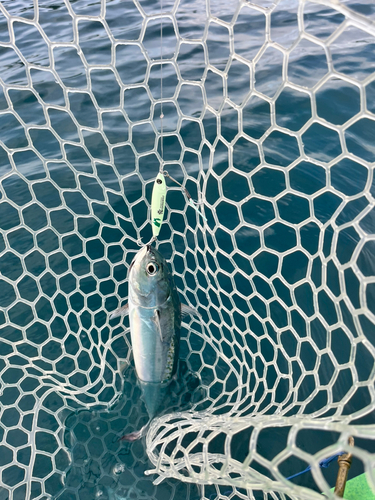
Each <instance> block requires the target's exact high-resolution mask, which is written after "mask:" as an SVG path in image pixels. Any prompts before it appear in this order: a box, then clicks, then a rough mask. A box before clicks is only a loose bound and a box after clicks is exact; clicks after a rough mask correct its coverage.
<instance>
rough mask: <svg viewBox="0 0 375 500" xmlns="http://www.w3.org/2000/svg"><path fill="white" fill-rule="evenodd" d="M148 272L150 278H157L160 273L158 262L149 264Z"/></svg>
mask: <svg viewBox="0 0 375 500" xmlns="http://www.w3.org/2000/svg"><path fill="white" fill-rule="evenodd" d="M146 271H147V274H148V275H149V276H155V274H156V273H157V272H158V271H159V266H158V265H157V264H156V262H149V263H148V264H147V266H146Z"/></svg>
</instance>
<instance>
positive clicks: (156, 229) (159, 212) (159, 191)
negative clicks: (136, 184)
mask: <svg viewBox="0 0 375 500" xmlns="http://www.w3.org/2000/svg"><path fill="white" fill-rule="evenodd" d="M166 196H167V186H166V184H165V177H164V174H163V173H162V172H159V173H158V175H157V177H156V179H155V183H154V187H153V189H152V197H151V224H152V236H153V238H154V239H156V238H157V237H158V236H159V233H160V229H161V225H162V222H163V218H164V210H165V198H166Z"/></svg>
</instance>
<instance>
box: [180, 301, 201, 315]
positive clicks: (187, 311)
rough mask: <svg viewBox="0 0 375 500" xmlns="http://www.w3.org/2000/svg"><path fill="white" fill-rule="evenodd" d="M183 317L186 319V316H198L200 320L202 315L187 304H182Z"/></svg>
mask: <svg viewBox="0 0 375 500" xmlns="http://www.w3.org/2000/svg"><path fill="white" fill-rule="evenodd" d="M181 315H182V317H183V318H184V317H185V316H188V315H190V316H197V317H198V318H202V316H201V314H200V313H199V312H198V311H197V310H196V309H194V308H193V307H190V306H188V305H186V304H182V303H181Z"/></svg>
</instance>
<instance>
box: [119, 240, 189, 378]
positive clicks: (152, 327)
mask: <svg viewBox="0 0 375 500" xmlns="http://www.w3.org/2000/svg"><path fill="white" fill-rule="evenodd" d="M128 304H129V305H128V307H129V323H130V336H131V343H132V347H133V356H134V364H135V369H136V372H137V376H138V378H139V380H140V381H141V382H143V383H152V384H154V383H164V382H167V381H168V380H170V379H171V378H172V376H173V375H174V373H175V371H176V367H177V361H178V352H179V343H180V328H181V302H180V299H179V296H178V292H177V288H176V286H175V284H174V281H173V277H172V274H171V272H170V270H169V267H168V264H167V262H166V261H165V259H164V258H163V256H162V255H161V254H160V252H158V251H157V250H156V249H154V248H152V247H151V246H150V245H147V246H145V247H143V248H142V249H141V250H140V251H139V252H138V253H137V255H136V256H135V258H134V260H133V262H132V264H131V266H130V271H129V300H128Z"/></svg>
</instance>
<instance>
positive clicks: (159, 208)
mask: <svg viewBox="0 0 375 500" xmlns="http://www.w3.org/2000/svg"><path fill="white" fill-rule="evenodd" d="M163 118H164V113H163V0H160V153H161V162H160V168H159V173H158V175H157V176H156V179H155V183H154V187H153V189H152V196H151V225H152V238H151V240H150V241H149V243H148V244H151V243H153V242H154V241H156V239H157V237H158V236H159V233H160V229H161V225H162V223H163V218H164V211H165V200H166V197H167V186H166V183H165V177H168V178H169V179H171V181H173V182H175V183H176V184H178V185H179V186H180V187H181V189H182V190H183V192H184V193H185V196H186V198H187V200H188V202H189V205H190V206H191V207H192V208H194V210H195V211H196V212H197V213H198V214H199V215H200V216H201V217H202V218H203V220H205V221H206V222H207V219H206V217H205V216H204V215H203V214H202V213H201V212H200V210H199V208H198V207H197V204H196V203H195V202H194V200H193V198H192V196H191V195H190V193H189V191H188V190H187V189H186V188H185V187H184V186H182V184H180V183H179V182H178V181H176V179H174V178H173V177H171V176H170V175H169V173H168V172H167V171H166V170H164V123H163ZM200 203H201V202H198V204H200ZM140 240H141V239H139V240H138V242H137V243H138V244H140V245H141V244H142V243H141V241H140Z"/></svg>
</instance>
